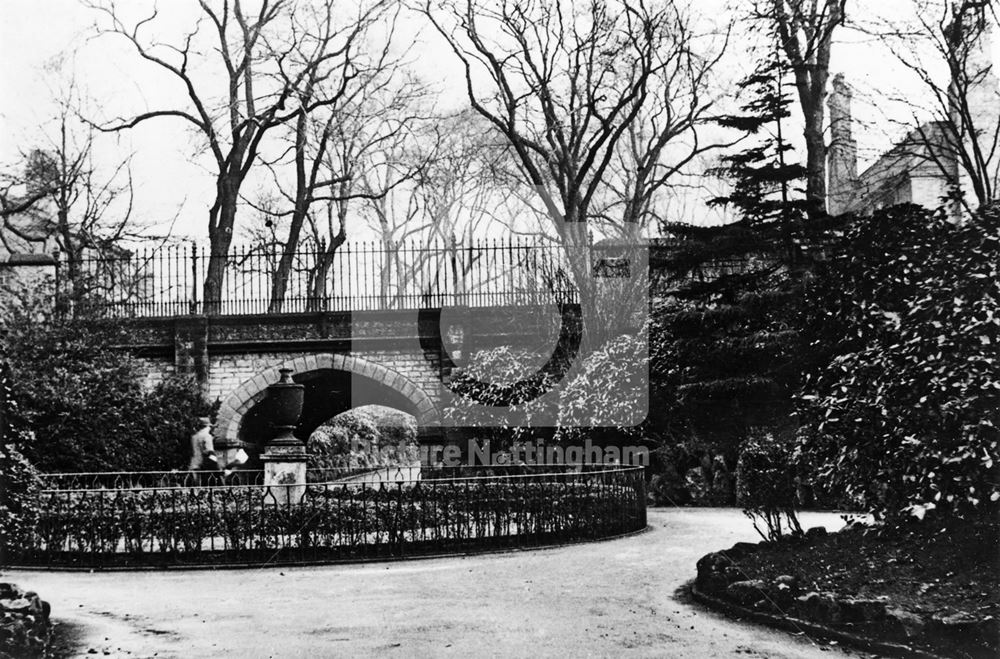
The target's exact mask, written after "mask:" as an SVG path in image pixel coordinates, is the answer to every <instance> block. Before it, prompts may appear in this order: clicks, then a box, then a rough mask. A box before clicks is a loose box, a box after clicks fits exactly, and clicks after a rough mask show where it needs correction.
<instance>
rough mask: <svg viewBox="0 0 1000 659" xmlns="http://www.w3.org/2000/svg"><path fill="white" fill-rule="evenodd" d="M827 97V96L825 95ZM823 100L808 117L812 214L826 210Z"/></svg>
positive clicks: (808, 194)
mask: <svg viewBox="0 0 1000 659" xmlns="http://www.w3.org/2000/svg"><path fill="white" fill-rule="evenodd" d="M824 96H825V94H824ZM823 116H824V113H823V100H822V98H820V99H817V102H816V107H815V108H814V109H813V111H812V112H811V113H809V114H807V115H806V126H805V130H804V131H803V132H804V135H805V138H806V169H807V170H808V174H807V177H808V178H807V179H806V199H807V200H808V201H809V202H811V203H810V213H823V212H824V211H825V210H826V143H825V142H824V141H823Z"/></svg>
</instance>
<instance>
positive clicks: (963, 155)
mask: <svg viewBox="0 0 1000 659" xmlns="http://www.w3.org/2000/svg"><path fill="white" fill-rule="evenodd" d="M912 9H913V12H912V17H910V18H901V17H898V16H894V17H892V18H890V19H886V20H884V21H883V22H881V23H880V24H878V25H876V26H875V27H873V28H870V29H869V31H870V32H873V33H874V34H876V35H877V36H878V37H879V38H880V39H881V40H882V41H883V42H884V43H885V44H886V46H887V47H888V48H889V49H890V50H891V52H892V53H893V54H894V55H895V56H896V58H897V59H898V60H899V61H900V63H901V64H903V65H904V66H905V67H906V68H908V69H909V70H910V71H911V72H913V73H914V74H915V75H916V77H917V79H918V80H919V81H920V83H921V85H922V87H923V89H924V90H925V92H926V93H925V94H923V95H922V96H923V98H922V99H919V98H913V96H912V95H909V96H908V97H907V98H905V99H901V100H902V101H903V102H904V103H905V105H906V106H907V108H908V110H909V111H910V112H911V113H912V116H913V124H915V126H916V127H915V128H914V127H913V125H911V126H909V127H908V128H910V129H912V130H913V131H914V133H913V134H914V136H915V138H916V139H915V142H916V144H915V145H914V148H913V149H910V151H919V153H917V154H914V155H919V157H920V158H921V159H922V160H924V161H928V160H929V161H930V162H932V163H933V164H934V166H935V167H936V168H937V169H938V170H939V171H940V172H941V174H942V175H943V176H944V177H945V179H946V180H947V182H948V185H949V187H950V188H951V194H952V195H953V196H954V197H955V198H956V200H957V201H958V202H959V203H960V204H961V205H962V207H963V208H964V210H965V212H972V211H973V210H975V208H976V207H979V206H984V205H988V204H990V203H992V202H993V201H995V200H996V199H997V198H998V196H997V190H998V187H1000V111H998V110H997V108H998V107H1000V84H998V75H997V72H996V71H995V70H994V63H993V61H992V53H991V52H989V50H988V48H989V45H990V37H991V36H992V35H993V34H994V33H995V32H996V31H997V26H998V18H997V9H996V7H995V5H994V3H993V2H991V0H913V7H912ZM927 117H930V119H931V121H930V122H926V121H922V120H921V119H926V118H927ZM917 147H919V149H918V148H917Z"/></svg>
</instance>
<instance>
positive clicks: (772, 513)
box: [736, 433, 802, 540]
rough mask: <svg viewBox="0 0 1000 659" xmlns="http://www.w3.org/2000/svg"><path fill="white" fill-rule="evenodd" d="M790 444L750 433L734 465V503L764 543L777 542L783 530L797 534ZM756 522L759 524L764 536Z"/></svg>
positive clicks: (794, 484)
mask: <svg viewBox="0 0 1000 659" xmlns="http://www.w3.org/2000/svg"><path fill="white" fill-rule="evenodd" d="M791 446H792V445H791V442H787V441H781V440H778V439H776V438H775V437H774V436H773V435H771V434H770V433H767V434H759V433H756V434H753V435H751V436H750V437H749V438H747V439H746V440H745V441H744V442H743V444H742V445H741V447H740V457H739V460H738V461H737V463H736V502H737V503H738V504H739V505H740V506H742V507H743V513H744V514H745V515H746V516H747V517H749V518H750V520H751V521H752V522H753V527H754V529H755V530H756V531H757V533H759V534H760V535H761V537H762V538H764V539H765V540H777V539H779V538H780V537H781V536H782V534H783V533H784V530H785V528H786V527H787V529H788V530H789V531H791V532H793V533H801V532H802V527H801V526H800V525H799V520H798V517H797V516H796V514H795V494H796V478H795V476H796V474H795V461H794V460H793V455H792V447H791ZM758 522H763V524H764V526H765V528H766V529H767V533H764V531H762V530H761V528H760V527H759V526H758Z"/></svg>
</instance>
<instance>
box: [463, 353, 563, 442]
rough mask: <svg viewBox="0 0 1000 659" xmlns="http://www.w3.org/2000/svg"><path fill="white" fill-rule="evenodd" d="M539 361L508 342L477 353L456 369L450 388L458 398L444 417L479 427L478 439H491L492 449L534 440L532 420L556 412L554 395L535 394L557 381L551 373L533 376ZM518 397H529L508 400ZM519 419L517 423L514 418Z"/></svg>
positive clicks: (470, 426)
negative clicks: (493, 410)
mask: <svg viewBox="0 0 1000 659" xmlns="http://www.w3.org/2000/svg"><path fill="white" fill-rule="evenodd" d="M538 361H539V358H538V356H537V355H532V354H530V353H528V352H527V351H523V350H517V349H513V348H510V347H508V346H500V347H496V348H491V349H488V350H480V351H478V352H476V353H473V354H472V355H471V357H470V359H469V363H468V364H467V365H466V366H463V367H461V368H458V369H456V370H455V371H454V372H453V373H452V376H451V383H450V386H451V390H452V391H453V392H454V393H455V394H456V396H455V397H454V399H453V401H452V402H451V403H450V404H448V405H446V406H445V407H444V409H443V414H444V417H445V419H447V420H448V422H449V423H451V424H452V425H454V426H458V427H468V428H477V431H476V433H477V434H478V438H479V439H485V440H488V441H489V442H490V445H491V446H492V447H493V450H505V449H509V448H510V447H511V445H513V444H514V443H515V442H524V441H527V440H529V439H530V438H531V437H532V436H533V434H534V429H533V428H532V427H531V425H532V419H538V418H545V419H548V418H551V416H552V415H553V414H554V409H553V406H554V402H555V399H554V398H553V397H550V396H539V397H538V398H533V397H534V396H535V395H536V394H537V392H539V391H548V390H550V389H552V388H553V387H554V386H555V384H556V381H555V378H554V376H553V375H551V374H549V373H543V374H541V376H539V377H534V378H533V377H532V376H533V375H534V370H535V368H537V367H538V366H539V365H540V364H538ZM519 399H527V400H526V402H523V403H514V404H509V403H510V401H511V400H519ZM473 401H476V402H473ZM483 405H493V406H496V407H498V408H500V412H499V415H497V416H494V415H492V414H490V413H489V411H488V410H485V409H484V408H483ZM515 419H516V421H517V423H513V422H512V421H513V420H515ZM544 425H550V424H549V423H546V424H544Z"/></svg>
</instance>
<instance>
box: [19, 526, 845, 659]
mask: <svg viewBox="0 0 1000 659" xmlns="http://www.w3.org/2000/svg"><path fill="white" fill-rule="evenodd" d="M649 519H650V526H651V530H650V531H648V532H646V533H642V534H639V535H636V536H632V537H629V538H623V539H619V540H613V541H608V542H598V543H591V544H583V545H573V546H568V547H562V548H557V549H549V550H541V551H530V552H513V553H507V554H494V555H485V556H475V557H468V558H441V559H430V560H422V561H409V562H397V563H367V564H359V565H342V566H329V567H301V568H268V569H254V570H219V571H195V570H190V571H181V570H178V571H173V572H169V571H168V572H130V573H120V572H119V573H66V572H61V573H60V572H40V571H27V570H12V571H9V572H8V573H7V574H6V575H5V576H4V580H11V581H15V582H17V583H19V584H21V585H22V586H24V587H26V588H28V589H31V590H36V591H38V592H39V593H40V594H41V596H42V597H43V598H44V599H46V600H48V601H49V602H51V604H52V609H53V616H54V618H55V619H56V620H58V621H59V622H60V624H61V626H62V628H63V629H64V631H65V632H66V633H65V634H64V636H65V637H67V638H71V639H72V640H73V642H74V646H75V647H74V651H73V652H69V653H67V654H66V655H65V656H73V657H76V656H82V657H94V656H97V657H102V656H112V657H163V658H167V657H178V658H181V657H183V658H185V659H186V658H190V657H212V658H216V657H310V658H312V657H336V656H352V657H353V656H389V657H437V656H453V657H470V656H522V657H528V656H531V657H536V656H551V657H581V656H607V657H611V656H615V657H616V656H636V657H729V656H740V657H821V656H822V657H827V658H832V657H836V656H846V654H845V652H844V651H843V650H841V649H839V648H830V647H829V646H825V645H823V644H821V643H817V642H813V641H811V640H809V639H807V638H804V637H795V636H792V635H789V634H786V633H783V632H777V631H771V630H768V629H765V628H762V627H758V626H755V625H748V624H740V623H736V622H732V621H730V620H727V619H725V618H722V617H720V616H718V615H716V614H715V613H711V612H708V611H705V610H704V609H701V608H699V607H698V606H697V605H694V604H691V603H688V602H686V601H685V600H684V598H683V597H681V596H679V594H678V593H677V592H676V591H677V589H678V588H679V587H680V586H682V585H683V584H684V583H685V582H687V581H688V580H690V579H691V578H692V577H693V576H694V570H695V562H696V561H697V559H698V558H699V557H700V556H701V555H703V554H705V553H707V552H709V551H712V550H715V549H720V548H724V547H728V546H729V545H730V544H732V543H733V542H735V541H737V540H751V541H752V540H754V535H755V534H754V531H753V529H752V528H751V526H750V524H749V522H748V521H747V520H746V519H745V518H744V517H743V516H742V515H741V514H740V512H739V511H737V510H728V509H726V510H723V509H656V510H651V511H650V517H649ZM803 523H804V524H805V525H808V526H814V525H817V524H824V525H826V526H827V528H828V529H831V530H832V529H833V528H835V527H838V526H839V525H840V520H839V519H838V518H837V517H836V516H835V515H829V514H807V515H805V518H804V520H803ZM88 651H92V652H90V653H89V654H88ZM855 656H857V655H855Z"/></svg>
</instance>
